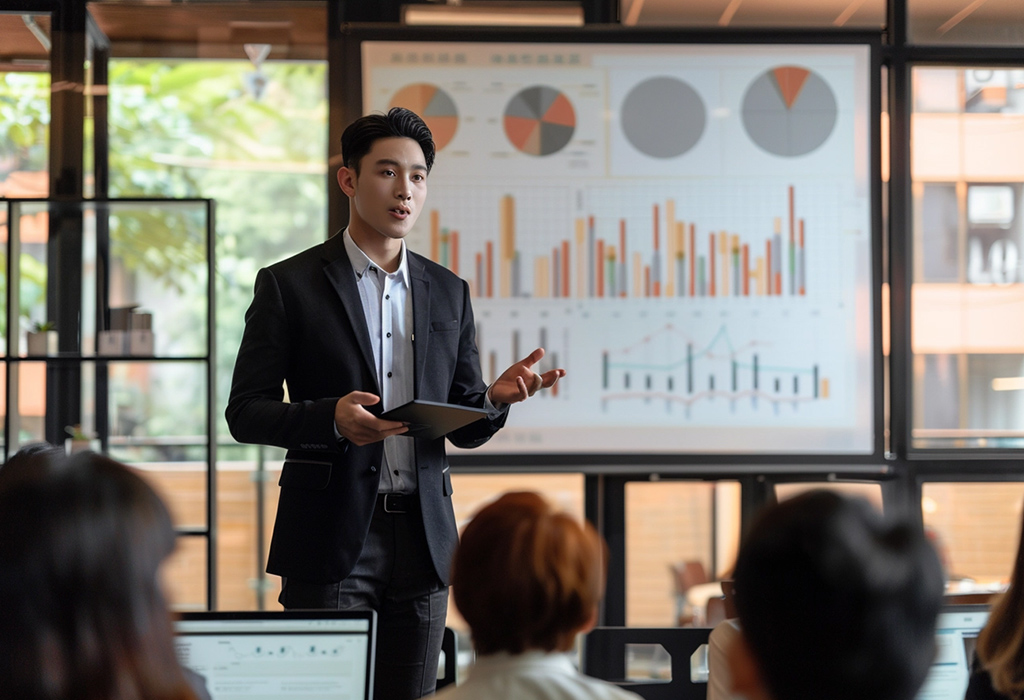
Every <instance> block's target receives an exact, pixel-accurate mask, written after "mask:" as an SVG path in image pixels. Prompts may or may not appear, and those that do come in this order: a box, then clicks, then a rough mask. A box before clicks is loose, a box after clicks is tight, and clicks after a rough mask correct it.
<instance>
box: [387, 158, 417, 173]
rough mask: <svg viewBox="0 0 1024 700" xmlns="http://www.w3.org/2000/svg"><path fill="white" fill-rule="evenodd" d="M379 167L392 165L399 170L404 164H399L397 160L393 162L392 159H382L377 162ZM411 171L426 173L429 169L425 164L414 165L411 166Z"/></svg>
mask: <svg viewBox="0 0 1024 700" xmlns="http://www.w3.org/2000/svg"><path fill="white" fill-rule="evenodd" d="M377 165H378V166H380V165H390V166H393V167H396V168H397V167H400V166H401V165H402V164H401V163H399V162H398V161H397V160H392V159H391V158H381V159H380V160H378V161H377ZM410 169H412V170H424V171H425V170H426V169H427V166H426V165H424V164H423V163H414V164H413V165H411V166H410Z"/></svg>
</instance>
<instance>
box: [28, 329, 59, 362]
mask: <svg viewBox="0 0 1024 700" xmlns="http://www.w3.org/2000/svg"><path fill="white" fill-rule="evenodd" d="M25 347H26V351H27V353H28V354H29V355H30V356H32V355H56V354H57V330H56V326H55V325H54V323H53V322H52V321H37V322H35V323H33V324H32V330H30V331H29V332H28V333H26V334H25Z"/></svg>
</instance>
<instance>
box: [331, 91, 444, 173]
mask: <svg viewBox="0 0 1024 700" xmlns="http://www.w3.org/2000/svg"><path fill="white" fill-rule="evenodd" d="M390 138H409V139H412V140H413V141H415V142H416V143H418V144H419V145H420V148H422V149H423V157H424V158H425V159H426V161H427V163H426V165H427V172H428V173H429V172H430V169H431V168H432V167H433V166H434V137H433V135H432V134H431V133H430V129H429V128H428V127H427V125H426V124H424V123H423V120H422V119H420V117H419V115H417V114H416V113H415V112H412V111H410V110H408V109H405V108H404V107H392V108H391V110H390V111H388V113H387V114H367V115H366V116H365V117H360V118H359V119H356V120H355V121H354V122H352V123H351V124H349V125H348V126H347V127H346V128H345V131H344V133H342V135H341V157H342V158H343V159H344V160H343V162H344V164H345V167H346V168H352V169H353V170H355V172H356V174H357V175H358V174H359V162H360V161H361V160H362V159H363V156H365V155H366V154H367V153H369V152H370V149H372V148H373V144H374V142H375V141H377V140H378V139H390Z"/></svg>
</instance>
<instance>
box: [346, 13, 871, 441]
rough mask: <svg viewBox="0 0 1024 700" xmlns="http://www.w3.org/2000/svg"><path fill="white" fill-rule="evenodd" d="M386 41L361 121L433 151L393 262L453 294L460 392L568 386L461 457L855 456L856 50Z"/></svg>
mask: <svg viewBox="0 0 1024 700" xmlns="http://www.w3.org/2000/svg"><path fill="white" fill-rule="evenodd" d="M354 34H355V36H357V37H359V36H360V35H359V33H358V31H355V32H354ZM580 34H581V35H584V34H585V33H584V32H581V33H580ZM394 35H395V34H394V32H392V34H391V36H394ZM400 36H401V37H402V40H388V39H387V38H380V40H378V39H377V38H376V37H373V38H372V39H370V38H363V40H362V41H361V44H360V48H361V50H360V56H361V62H362V66H361V81H362V106H363V111H364V112H379V111H386V110H387V109H389V108H390V107H393V106H402V107H407V108H409V109H412V110H413V111H415V112H417V113H419V114H420V115H422V116H423V118H424V120H425V121H426V123H427V124H428V126H429V127H430V128H431V130H432V132H433V135H434V139H435V142H436V146H437V159H436V162H435V165H434V169H433V171H432V172H431V174H430V179H429V194H428V196H427V203H426V208H425V211H424V212H423V213H422V215H421V216H420V218H419V220H418V221H417V223H416V227H415V228H414V230H413V232H412V233H411V234H410V236H409V239H408V242H409V245H410V247H411V249H412V250H414V251H418V252H420V253H422V254H424V255H427V256H429V257H431V258H432V259H434V260H435V261H437V262H439V263H441V264H442V265H445V266H446V267H448V268H449V269H451V270H453V271H454V272H456V273H457V274H458V275H460V276H461V277H462V278H464V279H465V280H466V281H467V283H468V284H469V287H470V291H471V294H472V297H473V307H474V313H475V318H476V323H477V345H478V348H479V351H480V358H481V365H482V369H483V374H484V379H485V381H488V382H490V381H492V380H493V379H494V378H496V376H497V375H498V374H500V372H501V371H502V370H504V369H505V368H506V367H507V366H509V365H510V364H512V363H513V362H515V361H517V360H519V359H522V358H523V357H525V356H526V355H527V354H528V353H529V352H530V351H532V350H533V349H534V348H536V347H538V346H543V347H544V348H545V349H546V351H547V357H545V359H544V360H543V361H542V363H541V369H542V370H543V369H548V368H552V367H556V366H559V367H564V368H565V369H566V370H567V371H568V374H567V376H566V377H565V378H564V379H563V380H562V381H561V382H559V384H558V385H557V386H556V387H555V389H554V390H552V391H547V392H542V393H541V394H538V395H537V396H535V397H533V398H532V399H530V401H529V402H528V403H527V404H525V405H524V406H522V407H515V408H513V410H512V412H511V415H510V417H509V420H508V423H507V424H506V427H505V428H504V429H503V430H502V431H500V432H499V433H498V434H497V435H495V436H494V438H492V439H491V440H490V441H489V442H488V443H487V444H486V445H484V446H482V447H481V448H479V451H483V452H485V453H487V452H490V453H507V454H516V453H519V454H522V453H548V454H565V453H575V454H585V455H593V456H595V457H596V458H597V459H599V460H601V459H614V455H616V454H622V453H629V454H631V455H637V454H640V455H651V454H658V453H660V454H665V455H671V454H680V453H683V454H685V453H691V454H692V453H705V454H707V453H710V454H728V453H738V454H753V453H756V454H773V453H774V454H824V455H837V454H842V455H855V454H872V453H873V452H874V451H877V449H878V444H879V443H878V441H877V438H878V435H877V433H878V432H879V431H878V429H877V427H876V426H877V420H876V419H877V416H876V413H877V406H876V401H875V395H876V394H875V391H876V387H878V386H880V385H879V384H878V383H877V379H876V372H877V371H878V368H876V367H875V356H876V354H877V355H879V356H880V354H881V353H880V348H881V345H880V341H879V339H878V338H877V332H876V305H877V304H878V303H879V302H878V301H877V299H875V298H874V297H873V294H874V293H875V291H876V290H877V288H879V287H880V284H879V281H878V280H877V279H874V272H873V270H874V263H873V255H874V251H873V247H872V246H873V229H874V227H875V225H874V223H873V221H874V219H873V212H874V206H875V204H874V201H873V200H874V199H875V197H876V191H875V186H874V185H873V182H874V180H873V178H874V177H876V176H875V175H873V173H875V172H876V171H875V168H876V167H877V162H878V158H877V153H876V150H875V148H874V147H873V145H872V143H873V141H874V140H875V136H876V135H877V134H876V132H877V124H878V121H879V116H878V114H875V113H873V111H872V110H873V108H872V98H871V96H872V87H871V85H872V77H871V76H872V71H871V65H872V60H873V57H872V47H871V45H869V44H862V43H848V44H843V43H831V44H827V45H825V44H799V43H793V44H710V43H705V44H700V43H697V44H693V43H686V44H682V43H656V42H650V41H646V42H645V41H642V40H641V39H638V40H637V41H636V42H635V43H630V42H619V43H601V42H600V41H593V42H588V41H586V40H578V41H572V42H569V41H564V42H559V41H547V40H539V41H490V42H479V41H477V42H474V41H422V40H419V41H417V40H413V38H414V37H415V34H412V35H410V34H408V33H406V34H404V35H400Z"/></svg>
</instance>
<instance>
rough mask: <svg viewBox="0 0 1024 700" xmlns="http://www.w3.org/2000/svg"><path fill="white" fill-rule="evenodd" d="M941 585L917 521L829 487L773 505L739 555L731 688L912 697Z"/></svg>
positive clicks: (764, 695) (770, 694) (931, 646)
mask: <svg viewBox="0 0 1024 700" xmlns="http://www.w3.org/2000/svg"><path fill="white" fill-rule="evenodd" d="M942 593H943V581H942V569H941V566H940V564H939V559H938V556H937V555H936V553H935V550H934V548H932V546H931V545H930V544H929V543H928V541H927V539H926V538H925V536H924V534H923V532H922V531H921V528H920V527H919V526H916V525H914V524H912V523H909V522H890V521H887V520H886V519H884V518H883V517H882V514H881V513H879V512H878V511H877V510H876V509H875V508H874V507H873V506H871V505H870V504H869V503H868V502H867V501H864V500H862V499H858V498H851V497H847V496H841V495H838V494H836V493H834V492H829V491H811V492H807V493H805V494H802V495H800V496H797V497H796V498H793V499H791V500H788V501H785V502H783V503H781V504H779V505H776V506H773V507H771V508H769V509H767V510H766V511H765V512H764V513H763V514H762V515H761V516H760V517H758V518H757V520H756V521H755V522H754V523H753V525H752V526H751V528H750V534H749V536H748V537H747V538H746V540H745V542H744V543H743V545H742V547H741V549H740V553H739V557H738V559H737V562H736V573H735V600H736V608H737V611H738V613H739V620H740V627H741V629H740V634H739V636H738V638H737V639H735V640H734V642H733V644H732V646H731V648H730V651H729V662H730V663H729V666H730V671H731V673H732V678H733V690H734V692H736V693H738V694H740V695H743V696H744V697H746V698H748V700H820V699H821V698H829V700H868V699H870V700H911V699H912V698H914V696H915V694H916V693H917V691H918V689H919V688H920V686H921V684H922V683H923V682H924V679H925V676H926V675H927V673H928V670H929V667H930V664H931V662H932V659H933V657H934V654H935V618H936V616H937V615H938V612H939V609H940V607H941V605H942Z"/></svg>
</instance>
